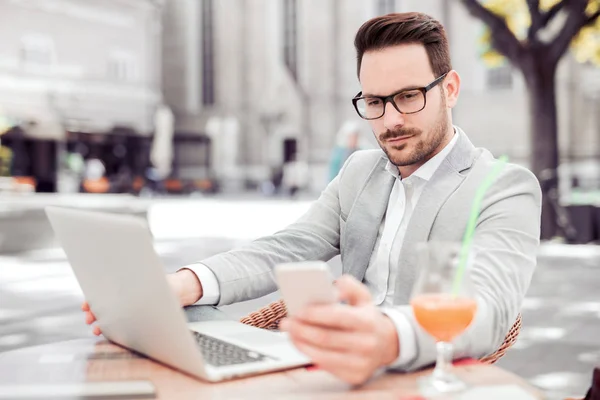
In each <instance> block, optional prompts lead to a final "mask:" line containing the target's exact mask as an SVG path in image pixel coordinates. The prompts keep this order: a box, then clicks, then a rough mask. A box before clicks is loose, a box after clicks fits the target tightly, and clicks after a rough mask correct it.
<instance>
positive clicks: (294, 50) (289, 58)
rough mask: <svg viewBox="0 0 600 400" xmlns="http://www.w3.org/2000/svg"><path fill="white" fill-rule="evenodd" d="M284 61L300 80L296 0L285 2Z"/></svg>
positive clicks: (296, 78) (293, 74)
mask: <svg viewBox="0 0 600 400" xmlns="http://www.w3.org/2000/svg"><path fill="white" fill-rule="evenodd" d="M283 61H284V62H285V66H286V67H287V68H288V70H289V71H290V74H291V75H292V77H293V78H294V79H295V80H298V7H297V1H296V0H283Z"/></svg>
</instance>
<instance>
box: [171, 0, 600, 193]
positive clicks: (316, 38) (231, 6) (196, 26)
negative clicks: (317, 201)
mask: <svg viewBox="0 0 600 400" xmlns="http://www.w3.org/2000/svg"><path fill="white" fill-rule="evenodd" d="M394 11H400V12H404V11H422V12H426V13H428V14H430V15H432V16H434V17H436V18H438V19H439V20H441V21H442V22H443V23H444V25H445V26H446V28H447V30H448V34H449V37H450V42H451V51H452V56H453V62H454V67H455V69H457V70H458V71H459V73H460V74H461V76H462V79H463V82H462V94H461V99H460V102H459V105H458V107H457V108H456V109H455V112H454V116H455V121H456V123H457V124H459V125H460V126H461V127H463V128H464V129H465V130H466V132H467V133H468V134H469V135H470V137H471V138H472V140H473V141H474V143H475V144H476V145H479V146H485V147H487V148H489V149H490V150H491V151H492V152H494V153H495V154H497V155H500V154H507V155H508V156H509V157H510V158H511V159H512V160H513V161H515V162H519V163H522V164H527V163H528V156H529V150H530V145H531V144H530V141H529V135H528V131H529V119H528V112H529V111H528V108H527V92H526V88H525V85H524V84H523V81H522V78H521V76H520V74H519V73H518V72H517V71H514V70H513V69H512V68H511V67H510V66H509V65H505V66H504V67H500V68H494V69H490V68H487V67H486V66H485V65H484V64H483V62H482V61H481V60H480V57H479V52H480V45H479V43H478V40H479V37H480V35H481V33H482V29H483V26H482V25H481V24H480V23H479V22H478V21H477V20H475V19H474V18H472V17H471V16H469V15H468V13H467V12H466V10H465V9H464V7H463V6H462V5H461V4H460V3H459V2H449V1H446V0H427V1H422V0H360V1H359V0H352V1H349V0H302V1H299V0H275V1H274V0H219V1H215V0H201V1H196V0H170V1H167V3H166V8H165V15H164V18H165V19H164V28H165V37H164V42H163V45H164V47H163V50H164V63H163V68H164V81H163V82H164V91H165V98H166V99H167V102H168V103H169V105H171V106H172V108H173V110H174V112H175V115H176V121H177V123H176V133H175V137H176V142H175V149H176V150H175V153H176V154H175V160H176V164H177V168H176V171H178V173H179V174H181V175H183V176H196V175H204V174H213V175H215V176H217V177H218V178H220V179H221V180H222V181H223V183H224V185H225V186H230V187H232V188H233V187H241V186H243V185H244V183H245V182H248V181H260V180H261V179H265V178H267V177H268V176H269V174H271V173H272V171H273V170H276V169H277V168H278V167H280V166H281V165H282V164H283V163H284V162H286V161H288V160H290V159H291V158H292V154H294V153H297V159H299V160H304V161H307V162H308V163H309V165H310V167H311V168H310V170H311V175H312V177H311V180H310V181H311V182H312V184H313V186H314V188H315V189H320V188H322V187H323V185H324V184H325V182H326V175H327V173H326V164H327V162H328V158H329V156H330V151H331V149H332V147H333V145H334V141H335V135H336V132H337V131H338V130H339V128H340V127H341V126H342V125H343V124H344V122H346V121H348V120H356V121H358V122H359V123H360V124H362V125H361V126H362V127H363V128H364V133H365V136H371V133H370V131H369V128H368V125H367V124H365V123H364V122H362V121H360V120H359V119H358V117H357V116H356V115H355V114H354V110H353V108H352V106H351V102H350V99H351V98H352V97H353V96H354V95H355V94H356V93H357V92H358V91H359V90H360V87H359V85H358V82H357V78H356V62H355V52H354V48H353V40H354V35H355V33H356V31H357V29H358V28H359V26H360V25H361V24H362V23H363V22H364V21H366V20H367V19H369V18H371V17H374V16H376V15H381V14H386V13H388V12H394ZM597 76H598V73H597V71H595V70H593V69H590V68H589V67H586V66H580V65H577V64H575V63H574V62H573V61H572V60H571V58H570V57H566V58H565V61H564V62H563V63H562V65H561V69H560V72H559V76H558V96H557V98H558V99H559V111H560V116H559V121H560V135H561V150H562V153H561V154H562V156H563V158H564V160H563V161H565V162H572V161H576V162H581V163H582V164H586V163H587V164H591V165H594V164H595V165H597V161H596V160H597V159H598V156H599V154H600V140H599V138H600V135H599V134H598V129H599V128H598V127H599V126H600V125H599V123H600V121H599V120H598V118H600V117H598V115H600V113H598V112H597V110H598V104H599V103H598V100H597V96H596V93H597V88H598V79H597ZM371 144H372V145H375V143H374V142H372V141H371Z"/></svg>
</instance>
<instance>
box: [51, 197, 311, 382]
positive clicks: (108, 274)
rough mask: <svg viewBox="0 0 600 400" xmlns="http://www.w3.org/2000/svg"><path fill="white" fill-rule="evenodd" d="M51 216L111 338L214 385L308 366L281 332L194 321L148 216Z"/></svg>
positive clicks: (59, 211)
mask: <svg viewBox="0 0 600 400" xmlns="http://www.w3.org/2000/svg"><path fill="white" fill-rule="evenodd" d="M46 214H47V215H48V218H49V219H50V223H51V225H52V228H53V229H54V232H55V233H56V235H57V237H58V240H59V241H60V243H61V245H62V247H63V249H64V250H65V253H66V254H67V258H68V260H69V262H70V264H71V267H72V268H73V271H74V273H75V276H76V277H77V280H78V281H79V285H80V286H81V289H82V290H83V293H84V295H85V298H86V300H87V301H88V302H89V304H90V306H91V307H92V309H93V310H94V314H95V315H96V318H97V319H98V323H99V325H100V327H101V328H102V333H103V335H104V336H105V337H106V338H107V339H109V340H110V341H112V342H114V343H117V344H119V345H121V346H124V347H126V348H129V349H132V350H135V351H137V352H139V353H142V354H145V355H147V356H148V357H150V358H153V359H155V360H157V361H160V362H162V363H164V364H166V365H169V366H171V367H173V368H176V369H178V370H180V371H184V372H187V373H188V374H191V375H193V376H195V377H198V378H202V379H205V380H208V381H213V382H215V381H221V380H225V379H230V378H234V377H239V376H246V375H256V374H260V373H265V372H270V371H276V370H282V369H288V368H293V367H297V366H302V365H306V364H308V363H309V360H308V359H307V358H306V357H305V356H304V355H302V354H301V353H300V352H298V351H297V350H296V348H295V347H294V346H293V345H292V344H291V342H290V341H289V339H288V338H287V337H286V336H285V335H284V334H282V333H276V332H270V331H266V330H262V329H258V328H254V327H251V326H247V325H244V324H242V323H240V322H237V321H233V320H232V321H225V320H221V321H200V322H194V323H188V322H187V321H186V318H185V314H184V312H183V310H182V309H181V307H180V306H179V303H178V301H177V299H176V296H175V294H174V293H173V292H172V291H171V289H170V287H169V285H168V283H167V280H166V278H165V272H164V270H163V266H162V264H161V261H160V259H159V257H158V256H157V254H156V252H155V251H154V248H153V245H152V235H151V233H150V230H149V228H148V225H147V223H146V221H145V220H144V219H142V218H138V217H133V216H128V215H116V214H108V213H99V212H90V211H82V210H73V209H67V208H59V207H47V208H46Z"/></svg>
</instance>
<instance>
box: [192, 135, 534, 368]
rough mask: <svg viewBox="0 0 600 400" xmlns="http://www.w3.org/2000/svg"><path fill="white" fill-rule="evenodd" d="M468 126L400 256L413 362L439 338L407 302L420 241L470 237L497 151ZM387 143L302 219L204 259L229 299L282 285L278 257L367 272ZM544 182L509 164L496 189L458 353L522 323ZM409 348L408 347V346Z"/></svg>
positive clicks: (399, 286)
mask: <svg viewBox="0 0 600 400" xmlns="http://www.w3.org/2000/svg"><path fill="white" fill-rule="evenodd" d="M457 132H458V134H459V135H460V137H459V138H458V141H457V142H456V144H455V146H454V148H453V149H452V151H451V152H450V153H449V154H448V156H447V157H446V159H445V160H444V161H443V162H442V164H441V165H440V167H439V168H438V170H437V171H436V172H435V173H434V175H433V177H432V179H431V180H430V181H429V182H428V183H427V186H426V187H425V188H424V190H423V192H422V194H421V197H420V199H419V202H418V203H417V204H416V206H415V209H414V212H413V214H412V218H411V220H410V222H409V225H408V228H407V232H406V236H405V238H404V243H403V245H402V251H401V254H400V258H399V260H398V267H399V268H398V273H397V278H396V288H395V301H394V303H395V305H396V307H397V308H398V309H399V310H400V311H401V312H403V313H404V314H405V315H406V316H407V317H408V319H409V320H410V321H411V323H412V324H413V326H414V328H415V331H416V338H417V357H416V359H415V360H414V362H412V363H411V364H410V365H409V366H408V367H407V368H406V369H407V370H413V369H417V368H420V367H423V366H425V365H428V364H431V363H433V362H434V361H435V343H434V341H433V340H432V339H431V338H430V337H429V336H428V335H427V334H426V333H425V332H424V331H423V330H422V329H421V328H420V327H419V326H418V324H417V323H416V321H415V319H414V316H413V314H412V311H411V308H410V306H409V305H408V301H409V297H410V294H411V289H412V287H413V284H414V282H415V278H416V276H417V273H418V265H417V261H416V251H415V245H416V244H417V243H419V242H424V241H428V240H441V241H456V242H460V241H461V240H462V235H463V233H464V231H465V229H466V225H467V220H468V218H469V214H470V208H471V204H472V201H473V198H474V196H475V192H476V190H477V188H478V187H479V185H480V184H481V182H482V180H483V179H484V177H485V176H486V175H487V174H488V173H489V172H490V170H491V168H492V167H493V165H494V157H493V156H492V155H491V154H490V153H489V152H488V151H487V150H484V149H479V148H475V147H474V146H473V144H472V143H471V142H470V141H469V139H468V138H467V136H466V135H465V134H464V132H462V131H461V130H460V129H458V128H457ZM387 161H388V160H387V158H386V156H385V154H384V153H383V152H382V151H381V150H365V151H358V152H355V153H354V154H353V155H352V156H351V157H350V158H349V159H348V161H347V162H346V163H345V165H344V167H343V168H342V170H341V171H340V173H339V175H338V176H337V177H336V178H335V179H334V180H333V181H332V182H331V183H330V184H329V185H328V186H327V188H326V189H325V190H324V191H323V193H322V194H321V196H320V197H319V199H318V200H317V201H316V202H315V203H314V204H313V205H312V206H311V207H310V209H309V210H308V211H307V212H306V214H304V215H303V216H302V217H301V218H300V219H299V220H298V221H297V222H295V223H293V224H292V225H290V226H288V227H287V228H285V229H283V230H282V231H279V232H277V233H275V234H273V235H272V236H268V237H264V238H261V239H258V240H255V241H254V242H252V243H251V244H249V245H248V246H245V247H243V248H239V249H236V250H232V251H229V252H227V253H223V254H219V255H216V256H213V257H210V258H208V259H206V260H203V261H202V263H203V264H205V265H206V266H207V267H208V268H210V269H211V270H212V271H213V272H214V274H215V275H216V277H217V280H218V282H219V288H220V293H221V298H220V301H219V305H226V304H230V303H234V302H238V301H244V300H249V299H254V298H257V297H261V296H264V295H266V294H269V293H271V292H273V291H275V290H277V285H276V282H275V280H274V276H273V273H272V270H273V267H274V266H275V265H276V264H278V263H282V262H292V261H301V260H324V261H326V260H329V259H331V258H332V257H334V256H335V255H337V254H341V259H342V268H343V272H344V273H345V274H350V275H352V276H354V277H355V278H356V279H358V280H360V281H362V280H363V278H364V276H365V271H366V269H367V266H368V264H369V259H370V257H371V253H372V252H373V251H374V245H375V241H376V238H377V234H378V230H379V226H380V224H381V221H382V218H383V216H384V214H385V211H386V208H387V203H388V199H389V195H390V192H391V189H392V185H393V183H394V178H393V176H392V175H391V174H390V173H389V172H387V171H386V170H385V165H386V163H387ZM540 214H541V191H540V186H539V183H538V181H537V179H536V177H535V176H534V175H533V174H532V173H531V172H529V171H528V170H526V169H525V168H522V167H519V166H517V165H513V164H507V165H506V166H505V168H504V169H503V170H502V172H501V173H500V175H499V176H498V177H497V178H496V181H495V183H494V185H492V187H491V188H490V189H489V190H488V192H487V194H486V196H485V197H484V200H483V203H482V211H481V213H480V215H479V219H478V221H477V226H476V232H475V237H474V240H473V246H476V247H477V248H480V249H485V251H484V252H482V253H480V254H479V255H478V257H477V258H476V262H475V264H474V265H473V266H472V268H471V278H472V280H473V283H474V284H475V286H476V289H477V292H478V293H477V294H478V301H479V304H480V308H479V309H480V310H483V311H482V312H478V313H477V316H476V318H475V321H474V322H473V324H472V325H471V327H470V328H469V330H468V331H467V332H466V333H465V334H464V335H462V336H461V337H460V338H459V339H458V340H457V342H456V343H455V357H457V358H458V357H462V356H470V357H481V356H484V355H486V354H490V353H492V352H493V351H495V350H496V349H497V348H498V347H499V346H500V344H502V341H503V339H504V337H505V335H506V333H507V332H508V331H509V329H510V327H511V326H512V324H513V323H514V321H515V319H516V317H517V315H518V313H519V310H520V307H521V302H522V300H523V297H524V296H525V293H526V292H527V289H528V287H529V283H530V281H531V277H532V274H533V271H534V269H535V265H536V253H537V248H538V245H539V235H540ZM400 351H402V349H401V350H400Z"/></svg>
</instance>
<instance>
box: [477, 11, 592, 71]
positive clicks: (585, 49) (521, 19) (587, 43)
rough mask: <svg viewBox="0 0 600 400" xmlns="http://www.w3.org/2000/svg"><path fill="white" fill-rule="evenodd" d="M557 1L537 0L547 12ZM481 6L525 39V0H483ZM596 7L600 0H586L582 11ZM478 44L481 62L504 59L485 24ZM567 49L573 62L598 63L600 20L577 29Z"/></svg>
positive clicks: (492, 63) (493, 64)
mask: <svg viewBox="0 0 600 400" xmlns="http://www.w3.org/2000/svg"><path fill="white" fill-rule="evenodd" d="M559 1H561V0H540V9H541V10H542V11H548V10H549V9H550V8H551V7H552V6H554V5H555V4H557V3H558V2H559ZM484 5H485V7H486V8H487V9H488V10H490V11H491V12H493V13H494V14H496V15H498V16H500V17H502V18H503V19H504V20H505V21H506V25H507V26H508V28H509V29H510V30H511V32H512V33H513V34H514V35H515V37H516V38H517V39H519V40H526V38H527V29H528V28H529V26H530V25H531V15H530V14H529V9H528V7H527V2H526V0H487V1H484ZM598 10H600V0H589V2H588V5H587V8H586V10H585V12H586V15H592V14H593V13H595V12H597V11H598ZM479 45H480V47H481V50H480V56H481V58H482V60H483V61H484V63H485V64H486V65H487V66H489V67H491V68H494V67H498V66H500V65H502V64H503V63H504V62H505V61H504V60H503V56H502V55H501V54H500V53H498V52H497V51H496V50H494V49H493V47H492V46H491V33H490V30H489V29H488V28H487V27H486V28H485V30H484V32H483V33H482V35H481V37H480V40H479ZM571 50H572V51H573V54H574V56H575V58H576V59H577V61H579V62H582V63H585V62H591V63H594V64H596V65H600V19H598V20H596V23H595V24H593V25H590V26H587V27H585V28H583V29H581V31H580V32H579V34H578V35H577V36H576V37H575V38H574V39H573V41H572V43H571Z"/></svg>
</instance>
